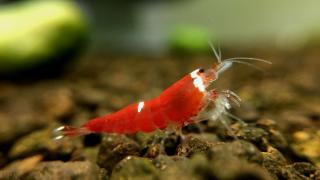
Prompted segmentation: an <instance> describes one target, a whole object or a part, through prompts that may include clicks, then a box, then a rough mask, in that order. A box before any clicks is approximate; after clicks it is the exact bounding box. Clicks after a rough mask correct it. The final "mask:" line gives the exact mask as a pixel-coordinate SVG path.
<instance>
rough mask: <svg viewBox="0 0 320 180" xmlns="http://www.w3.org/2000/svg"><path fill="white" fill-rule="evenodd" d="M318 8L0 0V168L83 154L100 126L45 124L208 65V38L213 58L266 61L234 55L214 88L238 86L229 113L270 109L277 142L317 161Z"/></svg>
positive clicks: (139, 95) (247, 1) (95, 110)
mask: <svg viewBox="0 0 320 180" xmlns="http://www.w3.org/2000/svg"><path fill="white" fill-rule="evenodd" d="M319 7H320V2H319V1H317V0H308V1H292V0H282V1H278V0H268V1H254V0H170V1H169V0H135V1H133V0H131V1H130V0H91V1H88V0H45V1H44V0H0V168H2V167H10V166H9V165H11V164H12V162H15V161H16V160H19V159H23V158H26V157H30V156H31V155H35V154H37V155H39V154H40V159H38V161H37V162H40V161H49V160H57V159H60V160H61V159H63V160H65V161H68V160H70V159H72V158H76V157H78V156H79V152H81V153H82V154H81V153H80V154H81V155H83V154H84V155H83V156H84V157H85V159H90V160H92V161H95V160H96V159H95V158H96V157H95V156H93V155H92V154H94V152H97V150H98V147H96V146H97V145H99V143H100V140H101V137H100V140H99V137H94V138H91V139H90V137H89V138H83V139H81V138H79V139H78V140H75V141H74V142H69V144H68V143H67V145H66V144H63V145H61V144H59V143H55V142H52V141H51V135H50V132H51V130H52V128H54V127H57V126H59V125H61V124H71V125H76V126H78V125H81V124H83V123H84V122H85V121H87V120H88V119H90V118H93V117H96V116H102V115H104V114H107V113H110V112H113V111H116V110H118V109H120V108H122V107H123V106H125V105H128V104H129V103H132V102H136V101H138V100H141V99H149V98H152V97H155V96H157V95H158V94H159V93H161V92H162V91H163V89H164V88H166V87H168V86H170V85H171V84H172V83H173V82H175V81H177V80H178V79H179V78H181V77H182V76H183V75H185V74H186V73H189V72H191V71H192V70H194V69H196V68H199V67H205V68H206V67H210V66H211V65H212V63H214V62H216V59H215V57H214V55H213V53H212V50H211V48H210V46H209V44H208V41H210V42H212V43H213V44H214V45H215V47H217V48H218V47H220V48H221V50H222V56H223V58H229V57H239V56H240V57H254V58H262V59H266V60H269V61H271V62H272V63H273V64H272V65H267V64H261V63H255V64H256V65H257V66H259V67H261V68H262V69H264V70H265V72H266V73H263V72H259V71H255V70H254V69H252V68H249V67H244V66H241V65H235V66H234V67H233V68H231V69H230V70H229V71H228V72H226V73H225V74H224V75H223V76H221V77H220V79H219V81H217V83H216V84H215V87H217V88H218V89H230V90H233V91H235V92H236V93H237V94H239V96H240V97H242V99H243V104H242V106H241V107H240V108H235V109H233V110H232V112H233V113H234V114H236V115H237V116H239V117H240V118H242V119H243V120H245V121H248V122H255V121H256V120H259V119H263V118H269V119H272V120H273V121H274V122H275V124H277V127H279V129H280V131H281V132H283V134H284V135H283V137H281V138H283V139H281V138H280V140H279V139H278V140H279V143H280V145H279V146H280V147H281V148H284V147H287V146H288V144H289V145H290V147H291V148H292V149H293V151H294V152H295V153H296V154H297V156H301V157H303V158H306V159H308V161H310V162H312V163H314V164H317V165H319V163H320V130H319V125H320V96H319V95H320V93H319V92H320V78H319V77H320V72H319V68H320V60H319V58H320V11H319ZM282 140H283V141H282ZM78 141H79V142H78ZM277 142H278V141H277ZM77 143H79V144H81V145H79V144H77ZM281 143H283V144H281ZM89 147H94V148H95V149H94V148H93V149H90V148H89ZM88 149H90V152H88ZM91 150H92V151H91ZM75 152H76V154H74V153H75ZM77 153H78V154H77ZM304 160H305V159H304ZM292 161H293V160H292ZM25 172H27V170H24V171H23V172H20V173H22V174H23V173H25Z"/></svg>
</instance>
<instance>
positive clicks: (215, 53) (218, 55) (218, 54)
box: [208, 41, 221, 64]
mask: <svg viewBox="0 0 320 180" xmlns="http://www.w3.org/2000/svg"><path fill="white" fill-rule="evenodd" d="M208 43H209V45H210V47H211V49H212V51H213V53H214V55H215V56H216V58H217V60H218V63H219V64H220V63H221V57H220V55H221V51H220V48H219V53H218V52H217V51H216V49H215V48H214V46H213V44H212V42H211V41H208Z"/></svg>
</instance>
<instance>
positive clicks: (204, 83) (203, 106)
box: [55, 49, 270, 139]
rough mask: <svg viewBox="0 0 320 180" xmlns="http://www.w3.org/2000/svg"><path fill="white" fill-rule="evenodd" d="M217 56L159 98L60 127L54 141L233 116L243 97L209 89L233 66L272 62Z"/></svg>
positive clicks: (159, 127)
mask: <svg viewBox="0 0 320 180" xmlns="http://www.w3.org/2000/svg"><path fill="white" fill-rule="evenodd" d="M213 50H214V49H213ZM214 53H215V55H216V57H217V59H218V63H215V64H214V65H213V66H212V67H211V68H209V69H207V70H204V69H196V70H194V71H192V72H191V73H189V74H187V75H185V76H184V77H182V78H181V79H180V80H178V81H177V82H175V83H174V84H173V85H171V86H170V87H168V88H167V89H166V90H164V91H163V92H162V93H161V94H160V95H159V96H158V97H156V98H153V99H151V100H146V101H141V102H138V103H133V104H130V105H128V106H127V107H124V108H123V109H120V110H119V111H117V112H114V113H111V114H107V115H105V116H102V117H98V118H94V119H91V120H89V121H87V122H86V123H85V124H84V125H83V126H81V127H78V128H76V127H70V126H61V127H59V128H57V129H56V132H61V133H62V134H61V135H58V136H56V138H55V139H61V138H63V137H65V136H69V137H74V136H77V135H83V134H88V133H118V134H132V133H137V132H152V131H154V130H156V129H161V130H163V129H166V128H167V127H168V126H173V127H176V128H181V127H183V126H185V125H188V124H190V123H197V122H199V121H202V120H206V119H209V120H217V119H219V117H221V115H223V114H226V115H229V116H230V114H229V113H228V112H227V111H228V109H230V108H231V104H230V102H234V103H235V104H240V101H241V100H240V98H239V97H238V96H237V95H236V94H235V93H234V92H232V91H230V90H225V91H218V90H216V89H210V88H209V86H210V85H211V84H212V83H214V82H215V81H216V80H217V79H218V77H219V76H220V75H221V73H223V72H224V71H225V70H227V69H229V68H230V67H231V66H232V64H233V63H241V64H246V65H249V66H253V65H252V64H250V63H248V62H245V60H254V61H260V62H265V63H270V62H269V61H265V60H262V59H256V58H230V59H225V60H224V61H221V53H220V51H219V54H218V53H217V52H216V51H215V50H214ZM231 116H232V115H231ZM223 123H225V122H223Z"/></svg>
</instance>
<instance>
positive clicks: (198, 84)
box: [190, 69, 206, 92]
mask: <svg viewBox="0 0 320 180" xmlns="http://www.w3.org/2000/svg"><path fill="white" fill-rule="evenodd" d="M198 72H199V69H196V70H194V71H192V72H191V73H190V75H191V78H192V79H193V85H194V86H195V87H196V88H198V89H199V91H200V92H205V90H206V87H205V85H204V83H203V80H202V78H201V76H199V75H198Z"/></svg>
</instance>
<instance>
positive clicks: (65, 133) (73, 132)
mask: <svg viewBox="0 0 320 180" xmlns="http://www.w3.org/2000/svg"><path fill="white" fill-rule="evenodd" d="M89 133H90V131H89V130H88V129H87V128H86V127H79V128H78V127H72V126H60V127H58V128H56V129H55V130H54V134H55V135H54V139H55V140H59V139H62V138H64V137H69V138H73V137H76V136H80V135H85V134H89Z"/></svg>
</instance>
